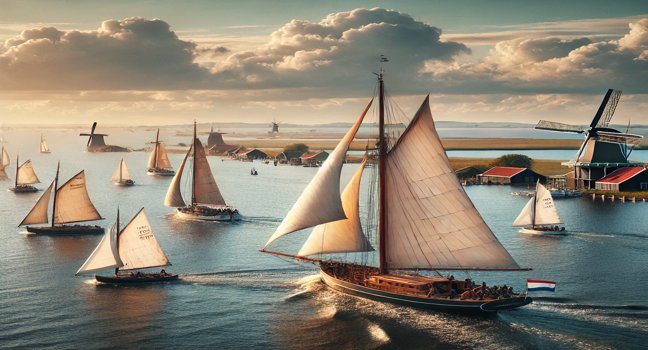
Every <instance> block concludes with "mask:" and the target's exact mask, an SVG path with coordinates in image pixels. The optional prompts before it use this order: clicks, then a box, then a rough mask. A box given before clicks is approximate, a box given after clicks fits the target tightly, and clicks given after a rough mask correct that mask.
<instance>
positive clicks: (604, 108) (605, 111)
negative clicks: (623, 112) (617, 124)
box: [590, 89, 621, 128]
mask: <svg viewBox="0 0 648 350" xmlns="http://www.w3.org/2000/svg"><path fill="white" fill-rule="evenodd" d="M620 99H621V90H613V89H609V90H608V91H607V93H606V94H605V97H604V98H603V102H601V105H600V106H599V109H598V111H597V112H596V115H595V116H594V119H592V123H591V124H590V128H606V127H607V126H608V125H610V120H611V119H612V116H613V115H614V111H615V110H616V107H617V105H618V104H619V100H620Z"/></svg>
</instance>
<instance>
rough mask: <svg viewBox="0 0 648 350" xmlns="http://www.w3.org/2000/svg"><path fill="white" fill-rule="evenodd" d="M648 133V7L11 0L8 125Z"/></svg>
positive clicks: (4, 90) (6, 8) (4, 16)
mask: <svg viewBox="0 0 648 350" xmlns="http://www.w3.org/2000/svg"><path fill="white" fill-rule="evenodd" d="M381 54H382V55H385V56H387V57H388V58H389V62H387V63H383V64H382V69H384V71H385V81H386V86H387V88H386V89H387V92H388V94H389V95H390V96H391V97H392V98H393V99H394V100H395V101H396V103H397V105H398V106H399V108H400V109H402V110H403V111H404V113H406V114H412V113H413V112H414V111H415V110H416V109H417V108H418V106H419V104H420V103H421V102H422V100H423V98H424V97H425V96H426V95H427V94H430V103H431V108H432V112H433V115H434V117H435V119H436V120H448V121H464V122H489V121H491V122H523V123H535V122H536V121H537V120H538V119H551V120H555V121H559V122H564V123H573V124H586V123H588V122H589V120H591V118H592V116H593V114H594V113H595V112H596V109H597V108H598V105H599V104H600V101H601V99H602V97H603V95H604V94H605V92H606V91H607V89H608V88H614V89H619V90H623V97H622V99H621V102H620V104H619V106H618V108H617V111H616V114H615V118H614V119H613V122H614V123H619V124H625V123H628V121H630V122H631V123H633V124H648V113H647V112H646V111H648V101H647V100H646V97H647V96H648V1H625V0H617V1H596V0H589V1H564V0H563V1H553V0H544V1H502V0H500V1H476V0H473V1H468V0H463V1H435V0H426V1H357V0H347V1H306V0H302V1H287V0H286V1H272V0H236V1H230V0H219V1H197V0H194V1H172V0H166V1H165V0H161V1H153V0H150V1H137V0H129V1H119V0H118V1H98V0H88V1H72V0H67V1H63V0H0V125H18V124H29V125H44V124H48V125H49V124H89V123H91V122H92V121H98V122H99V123H102V124H108V125H167V124H183V123H189V122H191V121H193V120H194V119H196V120H197V121H198V122H249V123H259V122H261V123H263V122H269V121H271V120H273V119H274V120H279V121H282V122H284V123H288V122H289V123H303V124H319V123H329V122H351V121H353V120H355V118H356V117H357V116H358V114H359V113H360V112H361V110H362V109H363V108H364V106H365V105H366V103H367V102H368V101H369V99H370V98H371V97H372V96H373V93H374V89H375V85H376V78H375V75H374V74H373V72H376V71H378V69H380V64H379V57H380V55H381Z"/></svg>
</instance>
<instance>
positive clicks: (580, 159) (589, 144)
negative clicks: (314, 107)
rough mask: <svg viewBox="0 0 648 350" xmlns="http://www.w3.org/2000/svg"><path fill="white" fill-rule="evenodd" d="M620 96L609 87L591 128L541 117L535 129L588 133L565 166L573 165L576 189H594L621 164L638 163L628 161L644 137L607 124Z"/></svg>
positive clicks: (618, 92) (623, 165)
mask: <svg viewBox="0 0 648 350" xmlns="http://www.w3.org/2000/svg"><path fill="white" fill-rule="evenodd" d="M620 98H621V91H620V90H613V89H609V90H608V91H607V93H606V94H605V97H604V98H603V102H602V103H601V106H600V107H599V109H598V111H597V112H596V114H595V115H594V119H592V122H591V123H590V125H589V127H581V126H576V125H570V124H564V123H557V122H550V121H546V120H541V121H539V122H538V125H536V129H540V130H550V131H559V132H570V133H578V134H585V140H584V141H583V144H582V145H581V147H580V149H579V150H578V153H577V154H576V159H575V160H574V161H573V162H569V163H567V164H566V165H568V166H570V167H573V168H574V179H575V186H576V187H577V188H594V185H595V182H596V180H598V179H601V178H603V177H605V176H606V175H607V174H608V173H610V172H611V171H614V170H616V169H618V168H620V167H625V166H635V165H637V164H633V163H628V157H629V156H630V153H631V152H632V149H633V147H634V146H638V145H640V144H641V142H642V139H643V136H641V135H635V134H629V133H627V131H626V132H625V133H623V132H620V131H619V130H616V129H612V128H610V127H608V126H609V125H610V120H611V119H612V116H613V115H614V111H615V109H616V107H617V105H618V104H619V99H620Z"/></svg>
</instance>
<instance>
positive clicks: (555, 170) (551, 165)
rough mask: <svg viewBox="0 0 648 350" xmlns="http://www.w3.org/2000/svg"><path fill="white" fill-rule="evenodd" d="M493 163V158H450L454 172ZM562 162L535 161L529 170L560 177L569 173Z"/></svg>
mask: <svg viewBox="0 0 648 350" xmlns="http://www.w3.org/2000/svg"><path fill="white" fill-rule="evenodd" d="M493 161H495V158H450V164H451V165H452V167H453V168H454V169H455V170H456V169H461V168H464V167H467V166H481V167H488V165H489V164H491V163H492V162H493ZM562 162H563V161H562V160H546V159H537V160H534V161H533V165H532V166H531V170H533V171H535V172H536V173H538V174H542V175H545V176H551V175H562V174H565V173H567V172H568V171H569V168H568V167H566V166H563V165H561V164H560V163H562Z"/></svg>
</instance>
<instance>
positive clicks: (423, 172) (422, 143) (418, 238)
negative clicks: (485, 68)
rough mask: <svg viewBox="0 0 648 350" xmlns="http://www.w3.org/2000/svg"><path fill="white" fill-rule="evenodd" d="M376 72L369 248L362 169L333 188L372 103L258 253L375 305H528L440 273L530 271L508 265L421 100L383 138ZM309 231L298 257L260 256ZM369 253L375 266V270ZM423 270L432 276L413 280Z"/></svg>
mask: <svg viewBox="0 0 648 350" xmlns="http://www.w3.org/2000/svg"><path fill="white" fill-rule="evenodd" d="M377 75H378V83H379V87H378V91H379V107H378V112H379V115H378V118H379V119H378V121H379V122H378V126H379V133H378V135H379V141H378V144H377V145H378V150H377V153H378V154H377V163H378V164H377V167H373V168H370V169H372V171H377V172H378V176H377V177H376V176H371V177H370V178H372V179H376V178H377V181H373V180H372V181H371V182H372V188H371V189H370V191H371V192H370V193H376V192H377V196H374V195H368V197H369V198H368V200H369V218H368V219H367V221H369V222H371V221H370V220H369V219H371V218H372V217H373V218H377V222H376V224H375V225H374V224H370V225H369V227H368V229H369V230H371V231H374V229H375V230H376V231H377V234H375V235H374V234H373V233H372V234H369V235H368V237H377V239H376V241H377V242H370V240H369V238H367V236H365V233H364V231H363V228H362V225H361V220H360V212H359V198H360V195H359V194H360V184H361V181H360V178H361V175H362V172H363V171H364V170H365V166H364V165H365V164H366V163H363V164H362V165H361V166H360V167H359V168H358V170H357V171H356V173H355V175H354V176H353V178H352V179H351V181H350V182H349V184H348V185H347V187H346V188H345V189H344V190H343V192H342V193H341V194H340V191H339V188H340V173H341V170H342V166H343V164H344V163H345V158H346V153H347V151H348V149H349V146H350V145H351V142H352V141H353V138H354V137H355V135H356V133H357V131H358V129H359V128H360V125H361V124H362V121H363V119H364V117H365V114H366V113H367V111H368V110H369V109H370V107H371V104H372V102H373V100H372V101H371V102H369V105H368V106H367V107H366V109H365V110H364V112H363V113H362V114H361V115H360V117H359V118H358V119H357V121H356V122H355V124H354V125H353V126H352V127H351V129H350V130H349V131H348V132H347V134H346V135H345V136H344V137H343V139H342V140H341V141H340V143H339V144H338V145H337V146H336V148H335V149H334V151H333V152H332V153H331V155H330V156H329V157H328V159H327V160H326V161H325V162H324V164H323V165H322V167H321V168H320V169H319V171H318V172H317V173H316V175H315V176H314V177H313V179H312V180H311V182H310V184H309V185H308V186H307V187H306V189H305V190H304V192H302V194H301V196H300V197H299V199H298V200H297V202H296V203H295V204H294V205H293V207H292V208H291V209H290V211H289V212H288V214H287V215H286V217H285V218H284V220H283V221H282V222H281V224H280V225H279V227H278V228H277V229H276V231H275V232H274V234H273V235H272V236H271V237H270V239H269V240H268V242H267V243H266V245H265V247H264V248H263V249H262V250H261V251H262V252H266V253H270V254H275V255H279V256H288V257H294V258H296V259H298V260H304V261H310V262H313V263H316V264H319V267H320V276H321V279H322V281H323V282H324V283H325V284H326V285H328V286H329V287H331V288H333V289H335V290H338V291H340V292H344V293H347V294H352V295H356V296H360V297H364V298H368V299H373V300H379V301H384V302H390V303H398V304H404V305H409V306H413V307H420V308H427V309H432V310H438V311H450V312H477V313H482V312H496V311H499V310H507V309H513V308H517V307H521V306H524V305H527V304H529V303H530V302H531V301H532V300H531V298H528V297H527V296H526V294H521V293H514V292H513V290H512V288H510V287H504V286H500V287H498V286H492V287H488V286H487V285H486V284H485V283H482V284H481V285H476V284H474V283H473V282H472V281H471V280H470V279H469V278H467V279H466V280H455V279H454V277H453V276H451V275H448V276H447V277H444V276H443V275H442V274H441V273H440V272H439V271H452V270H460V271H471V270H482V271H525V270H529V269H524V268H520V266H519V265H518V264H517V263H516V262H515V261H514V260H513V258H512V257H511V255H510V254H509V253H508V252H507V251H506V249H505V248H504V247H503V246H502V244H501V243H500V242H499V241H498V239H497V237H495V235H494V234H493V232H492V231H491V230H490V228H489V227H488V225H487V224H486V222H484V220H483V219H482V217H481V216H480V215H479V212H478V211H477V209H476V208H475V207H474V206H473V204H472V202H471V201H470V199H469V198H468V196H467V195H466V192H465V190H464V189H463V187H462V186H461V183H460V182H459V179H458V178H457V176H456V175H455V173H454V171H453V169H452V167H451V165H450V162H449V160H448V158H447V156H446V153H445V150H444V148H443V146H442V144H441V141H440V139H439V136H438V134H437V132H436V128H435V125H434V120H433V119H432V113H431V111H430V106H429V96H428V97H427V98H426V99H425V101H424V102H423V104H422V105H421V107H420V108H419V110H418V112H417V113H416V114H415V116H414V118H413V119H412V121H411V122H410V124H409V126H408V127H407V128H406V129H405V131H404V132H403V133H402V134H401V135H400V137H399V138H393V139H392V138H391V136H390V135H388V132H386V130H385V124H386V123H385V119H386V117H385V114H386V113H387V112H389V111H390V110H392V109H390V108H386V107H385V94H384V83H383V72H382V70H381V71H380V74H377ZM387 120H390V119H387ZM392 120H393V119H392ZM371 156H373V154H372V155H367V157H368V158H369V159H372V157H371ZM367 168H368V167H367ZM376 168H377V169H376ZM372 198H373V199H372ZM374 212H377V213H376V214H372V213H374ZM309 227H314V229H313V231H312V233H311V234H310V236H309V237H308V239H307V240H306V242H305V243H304V245H303V246H302V248H301V249H300V251H299V252H298V253H297V254H289V253H285V252H281V251H271V250H269V249H268V248H269V246H270V245H271V244H273V243H274V242H275V241H276V240H277V239H280V238H281V237H283V236H284V235H287V234H290V233H293V232H296V231H299V230H302V229H305V228H309ZM372 244H377V246H378V252H377V254H376V253H367V252H368V251H371V250H373V248H372ZM338 253H345V254H338ZM346 253H350V254H346ZM328 254H337V255H328ZM369 254H371V256H373V257H376V258H377V259H378V260H379V263H378V264H377V265H378V266H375V265H374V264H373V263H371V260H372V259H371V258H370V257H369ZM376 255H377V256H376ZM347 256H348V257H349V259H350V261H349V260H346V259H345V258H344V257H347ZM426 270H427V271H434V272H433V273H435V274H434V275H433V274H422V273H420V272H421V271H426Z"/></svg>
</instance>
